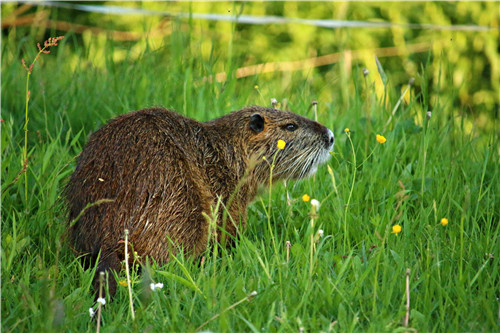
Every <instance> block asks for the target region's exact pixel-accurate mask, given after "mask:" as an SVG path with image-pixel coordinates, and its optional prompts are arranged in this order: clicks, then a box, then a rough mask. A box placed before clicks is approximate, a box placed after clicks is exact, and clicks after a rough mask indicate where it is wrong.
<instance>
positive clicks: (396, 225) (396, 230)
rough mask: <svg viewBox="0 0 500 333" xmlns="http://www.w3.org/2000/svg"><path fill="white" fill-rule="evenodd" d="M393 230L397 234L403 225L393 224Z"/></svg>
mask: <svg viewBox="0 0 500 333" xmlns="http://www.w3.org/2000/svg"><path fill="white" fill-rule="evenodd" d="M392 232H393V233H395V234H396V235H397V234H399V233H400V232H401V226H400V225H399V224H395V225H393V226H392Z"/></svg>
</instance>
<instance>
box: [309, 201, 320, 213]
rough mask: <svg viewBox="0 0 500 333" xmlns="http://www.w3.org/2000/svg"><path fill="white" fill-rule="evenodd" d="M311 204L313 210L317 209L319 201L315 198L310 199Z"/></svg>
mask: <svg viewBox="0 0 500 333" xmlns="http://www.w3.org/2000/svg"><path fill="white" fill-rule="evenodd" d="M311 205H312V206H313V207H314V209H315V210H317V211H318V210H319V201H318V200H316V199H312V200H311Z"/></svg>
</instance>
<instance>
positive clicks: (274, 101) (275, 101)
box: [271, 98, 278, 106]
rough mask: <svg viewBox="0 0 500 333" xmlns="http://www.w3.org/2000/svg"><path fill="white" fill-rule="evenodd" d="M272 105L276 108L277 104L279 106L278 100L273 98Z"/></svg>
mask: <svg viewBox="0 0 500 333" xmlns="http://www.w3.org/2000/svg"><path fill="white" fill-rule="evenodd" d="M271 104H272V105H273V106H274V105H276V104H278V101H277V100H276V98H271Z"/></svg>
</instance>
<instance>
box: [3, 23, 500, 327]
mask: <svg viewBox="0 0 500 333" xmlns="http://www.w3.org/2000/svg"><path fill="white" fill-rule="evenodd" d="M72 38H74V36H72V35H69V36H66V38H65V39H64V40H63V41H62V42H61V43H60V45H59V46H58V49H57V52H54V53H55V54H51V55H49V56H47V57H44V58H43V63H41V64H38V65H40V66H37V67H35V69H34V71H33V73H32V77H31V87H32V88H30V90H31V97H30V98H31V100H30V123H29V128H28V131H29V132H28V151H27V152H28V153H27V155H28V156H27V157H28V160H29V165H30V168H29V169H28V170H29V171H28V174H27V177H28V183H29V187H28V189H29V193H28V196H27V198H28V200H26V199H25V193H24V191H25V188H24V184H23V182H22V181H21V180H17V181H15V179H16V177H18V172H19V171H20V170H22V167H23V144H24V142H23V138H24V132H23V124H24V118H23V117H24V114H23V112H22V111H23V110H24V102H25V100H24V98H23V94H24V84H25V81H24V80H25V76H24V74H25V71H24V69H23V68H22V64H21V62H20V60H19V61H16V62H3V63H2V78H3V79H2V116H1V117H2V120H5V122H3V123H2V124H1V126H2V127H1V143H2V147H1V149H2V245H1V246H2V250H1V274H2V305H1V306H2V329H3V330H5V331H70V330H72V331H85V330H88V331H95V330H96V322H95V320H94V321H92V320H91V318H90V315H89V308H93V309H97V307H96V306H95V303H94V301H93V297H94V291H93V290H92V278H93V275H94V271H93V269H89V270H84V269H83V268H82V263H81V262H80V261H79V260H78V258H77V257H76V256H75V254H74V253H73V252H72V251H71V249H70V246H69V244H68V243H66V242H65V241H64V230H65V211H64V201H63V199H62V198H61V193H62V189H63V186H64V184H65V182H66V181H67V179H68V177H69V175H70V174H71V172H72V170H73V168H74V158H75V156H76V155H77V154H79V153H80V151H81V149H82V147H83V145H84V143H85V142H86V140H87V137H88V135H89V134H90V133H91V132H92V131H94V130H96V129H97V128H98V127H99V126H101V125H102V124H103V123H104V122H106V121H107V120H109V119H110V118H112V117H113V116H116V115H118V114H122V113H124V112H128V111H131V110H135V109H140V108H145V107H148V106H153V105H163V106H165V107H168V108H172V109H175V110H177V111H178V112H180V113H183V114H186V115H187V116H190V117H193V118H196V119H198V120H208V119H212V118H215V117H218V116H221V115H223V114H225V113H227V112H229V111H231V110H236V109H239V108H241V107H243V106H246V105H251V104H270V100H271V98H277V99H278V101H279V102H280V103H281V105H283V107H284V103H283V102H282V101H283V99H285V98H286V100H287V105H288V107H289V108H290V109H291V110H293V111H295V112H297V113H299V114H302V115H304V116H307V117H309V118H314V114H313V112H312V108H310V105H311V102H312V101H313V100H314V99H316V97H315V96H316V91H314V90H312V89H311V88H310V87H309V85H308V80H311V79H312V80H314V77H315V76H316V75H320V74H319V73H313V74H310V75H312V78H311V77H309V76H308V75H309V74H301V73H296V74H293V75H292V78H293V79H292V80H290V81H289V83H288V84H287V85H283V84H282V80H281V79H282V77H281V75H282V74H279V75H276V76H273V75H263V76H261V77H255V78H249V79H242V80H229V81H228V82H226V83H217V82H212V81H209V80H203V78H204V77H207V76H208V75H211V74H213V71H212V69H213V66H214V64H215V63H216V62H217V60H215V59H214V60H211V61H206V62H200V61H198V60H197V59H198V57H197V55H198V54H199V52H200V50H199V49H198V48H197V46H196V45H191V44H189V33H188V32H185V33H181V32H177V33H175V34H174V35H173V36H172V38H171V40H170V41H169V43H168V44H167V45H168V46H167V48H166V49H165V50H163V51H165V52H151V53H145V54H143V55H142V56H141V57H140V58H139V59H138V60H134V61H130V62H128V61H124V62H119V63H117V62H114V61H113V58H112V56H109V55H108V56H106V57H108V58H106V59H105V61H106V67H105V69H100V68H95V67H93V66H92V64H91V63H88V62H87V61H86V60H87V59H86V58H85V52H84V51H83V50H79V49H78V48H77V49H76V50H75V51H74V52H76V54H77V56H78V59H79V60H78V65H76V66H75V65H74V64H73V63H71V62H68V64H67V63H66V62H65V60H66V57H67V58H68V59H70V58H71V59H72V57H73V55H72V54H73V53H72V52H70V50H69V44H68V43H71V41H72ZM28 42H29V43H31V44H32V45H36V41H34V40H29V41H24V42H23V43H25V44H22V45H21V47H20V48H19V47H18V46H19V45H17V44H15V43H14V42H12V41H6V42H5V43H3V44H2V56H3V55H6V56H8V58H13V59H17V58H19V59H20V58H21V57H20V53H19V52H20V51H19V50H22V49H24V48H28V47H27V46H26V45H28V44H29V43H28ZM186 45H190V46H191V47H192V49H191V50H188V49H187V48H186ZM104 47H105V48H104V49H103V51H109V50H110V49H111V45H105V46H104ZM28 49H29V48H28ZM32 51H33V52H35V51H36V48H35V49H34V50H32ZM110 52H111V51H110ZM221 52H222V51H221ZM104 53H105V54H106V53H107V52H104ZM166 54H168V57H167V55H166ZM165 59H170V60H169V61H166V60H165ZM442 61H443V62H444V65H446V61H447V60H446V57H443V59H442ZM218 66H220V64H218ZM233 66H234V64H233ZM54 68H57V70H54ZM385 73H386V74H387V76H388V77H389V81H390V75H391V73H390V71H389V70H388V69H387V68H386V69H385ZM377 75H378V74H377V73H370V74H369V75H368V76H367V77H366V81H365V77H364V75H363V71H362V69H361V68H358V69H355V70H354V71H353V73H352V77H350V78H349V80H347V81H345V82H342V84H339V85H338V86H336V87H334V88H332V89H335V91H333V90H332V94H338V95H343V96H347V97H348V100H346V101H344V102H343V104H336V103H331V104H326V103H322V101H321V99H319V100H318V108H317V117H318V121H320V122H321V123H323V124H324V125H326V126H327V127H329V128H330V129H331V130H332V131H333V132H334V134H335V139H336V143H335V148H334V153H333V157H332V158H331V159H330V161H329V162H328V166H326V165H325V166H322V167H320V169H319V170H318V173H317V174H316V175H315V176H314V177H311V178H310V179H307V180H304V181H300V182H288V183H287V188H286V189H287V191H288V193H289V196H290V197H289V198H288V197H287V194H286V191H285V188H284V186H283V185H277V186H275V187H273V188H272V189H271V190H269V189H266V190H265V191H263V193H262V194H261V196H260V197H259V199H257V200H256V203H255V204H253V205H252V206H251V207H250V208H249V214H248V215H249V216H248V223H247V230H246V231H245V232H244V233H243V235H242V237H241V238H240V239H239V240H238V241H237V244H236V246H235V247H234V248H233V249H232V250H231V251H230V253H229V251H228V250H227V249H226V248H221V247H218V246H214V247H213V248H211V249H210V250H209V251H207V252H206V253H205V255H204V257H203V259H202V260H201V261H200V260H198V261H193V260H190V259H189V258H184V257H182V256H179V257H178V258H176V260H174V261H172V262H170V263H168V264H167V265H165V266H163V267H158V265H156V264H155V263H154V262H151V261H148V264H145V266H144V267H143V269H142V272H140V273H139V272H138V270H137V265H136V264H134V265H132V266H131V269H130V272H129V274H130V276H129V277H126V273H125V271H122V272H120V273H119V276H118V278H119V280H121V281H127V283H120V284H118V291H117V295H116V297H115V299H113V300H112V301H110V300H106V305H105V306H104V307H102V312H101V316H102V326H101V327H100V329H101V331H123V330H138V331H143V330H147V329H151V330H152V331H195V330H196V329H197V328H202V329H209V330H212V331H279V330H281V331H300V329H304V331H319V330H323V331H329V330H334V331H367V330H370V331H392V330H396V329H398V328H400V327H403V324H404V322H403V320H404V317H405V314H406V307H405V306H406V291H405V289H406V272H407V269H410V272H411V273H410V276H409V282H410V284H409V286H410V295H411V305H410V317H409V327H410V328H414V329H416V330H418V331H494V330H498V309H499V304H498V300H497V297H499V294H498V285H499V282H500V281H499V280H500V276H499V274H500V273H499V271H500V270H499V269H498V268H499V266H500V262H499V260H500V259H499V257H500V251H499V243H498V242H499V239H500V237H499V236H500V225H499V223H498V221H499V217H500V208H499V207H500V204H499V198H498V196H499V193H500V185H499V182H498V180H497V179H498V178H499V156H498V154H499V151H498V144H499V140H498V139H499V138H498V133H493V134H489V135H485V134H482V133H474V134H473V135H472V134H469V132H466V131H465V128H464V124H465V122H463V121H462V122H460V115H458V114H452V113H451V110H452V107H451V105H452V104H453V101H454V100H455V99H456V98H457V95H456V93H450V94H449V95H448V96H444V97H443V98H444V99H446V101H443V102H442V103H438V104H436V105H433V106H432V116H431V117H427V116H426V115H427V112H428V111H429V110H431V107H430V105H429V104H428V101H429V98H428V94H429V91H426V89H425V87H424V86H422V87H420V88H421V90H420V91H421V93H419V94H417V95H415V94H413V95H411V98H410V99H409V100H408V101H406V100H405V101H403V102H402V105H401V106H400V109H399V110H398V112H396V113H395V114H394V116H393V118H392V120H391V122H390V124H388V125H387V128H385V126H386V124H387V122H388V119H389V117H391V114H392V113H391V111H392V110H393V107H394V106H395V105H396V103H397V102H398V100H399V99H400V96H401V89H400V88H401V87H391V85H390V84H389V85H388V86H387V89H388V92H387V99H388V101H387V104H386V105H385V104H383V101H381V100H379V99H378V98H377V97H376V91H375V88H374V86H373V84H372V82H373V81H375V80H378V77H377ZM421 75H422V76H421V77H417V78H416V80H415V83H414V84H415V85H419V84H422V83H423V82H426V78H425V77H423V76H424V75H425V73H422V74H421ZM4 78H8V80H6V79H4ZM365 82H368V84H365ZM442 84H446V82H443V83H442ZM291 92H294V93H293V94H292V93H291ZM295 92H296V93H295ZM419 119H423V121H422V122H421V123H419ZM280 144H281V145H283V144H282V143H280ZM285 145H286V143H285ZM328 167H330V170H332V172H331V173H329V171H328ZM12 182H13V185H12V186H11V187H10V188H8V189H7V190H5V191H3V190H4V186H6V185H7V184H9V183H12ZM306 193H307V196H306V195H305V194H306ZM268 196H269V197H268ZM288 199H290V200H288ZM313 199H314V200H316V201H315V202H321V208H320V209H319V210H315V211H314V212H313V211H312V210H313V208H312V207H313V206H312V205H311V204H312V201H313ZM268 201H269V203H268V204H264V202H268ZM261 203H262V204H261ZM214 209H216V207H214ZM221 209H222V208H221ZM214 216H216V215H214ZM319 230H322V231H323V233H322V237H320V236H319ZM143 262H145V260H144V259H143ZM151 283H155V285H156V284H157V283H163V286H164V287H163V288H158V289H155V290H152V288H151V287H150V285H151ZM129 285H130V286H131V296H130V294H129V291H128V288H127V287H128V286H129ZM254 291H256V293H253V292H254ZM131 304H133V305H134V310H133V311H135V320H133V318H132V315H131V313H132V312H131V310H130V309H131Z"/></svg>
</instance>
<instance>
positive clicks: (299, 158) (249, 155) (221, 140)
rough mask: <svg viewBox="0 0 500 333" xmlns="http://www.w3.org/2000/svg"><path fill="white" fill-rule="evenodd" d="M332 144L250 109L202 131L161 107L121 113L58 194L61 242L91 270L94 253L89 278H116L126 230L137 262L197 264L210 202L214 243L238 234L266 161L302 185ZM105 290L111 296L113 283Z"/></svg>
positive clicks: (303, 122)
mask: <svg viewBox="0 0 500 333" xmlns="http://www.w3.org/2000/svg"><path fill="white" fill-rule="evenodd" d="M278 140H283V141H285V143H286V146H285V148H284V149H283V150H279V149H278V148H277V142H278ZM333 144H334V137H333V133H332V132H331V131H330V130H329V129H327V128H326V127H325V126H323V125H321V124H319V123H317V122H315V121H312V120H309V119H306V118H304V117H301V116H299V115H297V114H294V113H290V112H284V111H279V110H276V109H270V108H264V107H257V106H253V107H248V108H244V109H242V110H239V111H235V112H232V113H230V114H228V115H226V116H223V117H221V118H219V119H215V120H212V121H209V122H206V123H201V122H198V121H196V120H193V119H189V118H186V117H184V116H182V115H180V114H178V113H175V112H172V111H169V110H167V109H163V108H150V109H144V110H140V111H135V112H132V113H128V114H125V115H121V116H119V117H117V118H115V119H113V120H111V121H110V122H109V123H108V124H106V125H105V126H103V127H102V128H101V129H99V130H98V131H97V132H95V133H93V134H92V135H91V137H90V139H89V141H88V143H87V145H86V146H85V148H84V149H83V152H82V153H81V155H80V157H79V159H78V163H77V166H76V170H75V172H74V173H73V175H72V176H71V179H70V180H69V183H68V185H67V187H66V191H65V192H66V198H67V200H68V206H69V221H70V222H71V225H70V227H69V230H68V231H69V236H70V238H71V240H72V242H73V244H74V247H75V249H76V250H77V251H78V252H80V253H82V254H87V255H88V256H90V259H91V260H90V262H95V260H96V259H97V257H98V255H99V252H100V259H99V263H98V266H97V273H99V272H100V271H108V270H110V269H111V270H115V271H119V270H120V268H121V261H123V260H124V245H123V236H124V230H125V229H128V230H129V242H130V243H131V244H132V245H133V249H134V251H136V252H137V253H138V255H139V256H142V257H146V256H149V257H151V258H153V259H155V260H156V261H157V262H160V263H162V262H166V261H167V260H168V258H169V255H171V253H172V252H174V253H175V252H176V251H177V250H179V248H182V249H183V250H184V251H185V252H187V253H190V254H192V255H194V256H197V255H199V254H201V253H202V252H203V251H204V250H205V249H206V247H207V241H208V233H209V230H208V225H209V223H208V222H207V219H206V218H205V217H204V216H203V213H205V214H208V215H210V212H211V207H212V208H213V207H215V206H216V205H217V201H218V198H219V197H220V200H221V202H222V204H223V205H224V207H225V209H227V211H226V214H227V218H223V211H224V209H223V208H220V210H219V217H218V220H217V224H218V229H219V230H218V231H217V232H218V234H217V236H218V238H217V239H219V240H220V239H221V235H222V231H221V229H225V230H226V231H227V233H228V234H229V235H232V236H236V234H237V228H244V227H245V220H246V209H247V206H248V204H249V203H250V202H251V201H252V200H253V199H254V198H255V196H256V193H257V189H258V187H259V186H262V185H266V184H269V177H270V164H271V163H272V160H273V158H275V167H274V169H273V178H272V180H273V182H274V181H277V180H280V179H298V178H303V177H306V176H309V175H311V174H313V173H314V172H315V171H316V169H317V166H318V165H319V164H320V163H323V162H325V161H326V160H327V159H328V157H329V151H330V150H331V149H332V148H333ZM263 157H265V159H264V158H263ZM230 198H231V199H230ZM102 199H111V200H109V201H104V200H102ZM99 201H101V203H99ZM86 207H87V209H85V208H86ZM223 221H224V224H225V225H222V223H223ZM240 230H241V229H240ZM172 244H175V246H174V247H172V246H171V245H172ZM176 247H179V248H176ZM108 287H109V291H110V293H111V294H114V292H115V290H116V281H115V280H114V279H113V278H109V280H108Z"/></svg>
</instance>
